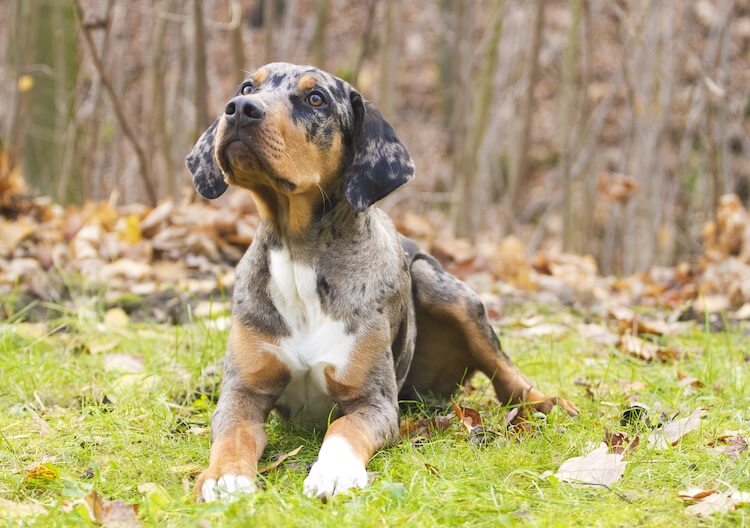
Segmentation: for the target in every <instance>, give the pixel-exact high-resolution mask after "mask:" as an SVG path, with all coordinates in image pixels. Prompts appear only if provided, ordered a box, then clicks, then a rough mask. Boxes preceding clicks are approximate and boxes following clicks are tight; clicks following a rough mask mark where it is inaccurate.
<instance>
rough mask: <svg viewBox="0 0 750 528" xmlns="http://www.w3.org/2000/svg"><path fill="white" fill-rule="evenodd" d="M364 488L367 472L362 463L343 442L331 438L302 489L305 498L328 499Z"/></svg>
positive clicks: (339, 439) (322, 448) (324, 443)
mask: <svg viewBox="0 0 750 528" xmlns="http://www.w3.org/2000/svg"><path fill="white" fill-rule="evenodd" d="M365 486H367V470H366V469H365V466H364V464H363V463H362V461H361V460H359V459H358V458H357V457H356V456H355V455H354V452H353V451H352V448H351V446H350V445H349V443H348V442H347V441H346V440H345V439H343V438H341V437H332V438H328V439H326V441H325V442H323V447H321V449H320V453H319V455H318V461H317V462H315V464H313V467H312V468H311V469H310V474H309V475H308V476H307V478H306V479H305V483H304V484H303V488H302V489H303V491H304V492H305V495H307V496H308V497H331V496H333V495H337V494H339V493H344V492H346V491H348V490H350V489H352V488H364V487H365Z"/></svg>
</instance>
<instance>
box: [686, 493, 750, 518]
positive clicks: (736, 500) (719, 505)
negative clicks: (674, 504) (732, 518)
mask: <svg viewBox="0 0 750 528" xmlns="http://www.w3.org/2000/svg"><path fill="white" fill-rule="evenodd" d="M678 497H680V498H681V499H683V500H686V501H694V502H695V503H696V504H693V505H692V506H688V507H687V508H686V511H687V512H688V513H689V514H690V515H695V516H696V517H706V516H709V515H713V514H714V513H721V512H727V511H732V510H734V509H736V508H737V506H740V505H742V504H748V503H750V492H746V491H738V490H736V489H732V488H730V489H729V490H727V491H723V492H720V493H717V491H716V489H715V488H710V489H706V490H702V489H701V488H698V487H696V486H690V487H689V488H688V489H687V490H684V491H681V492H679V494H678Z"/></svg>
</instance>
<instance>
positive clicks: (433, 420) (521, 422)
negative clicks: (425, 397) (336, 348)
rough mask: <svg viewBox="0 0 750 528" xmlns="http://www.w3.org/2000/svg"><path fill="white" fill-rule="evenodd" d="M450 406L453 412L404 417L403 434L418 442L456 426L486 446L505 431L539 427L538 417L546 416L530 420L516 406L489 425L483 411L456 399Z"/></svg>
mask: <svg viewBox="0 0 750 528" xmlns="http://www.w3.org/2000/svg"><path fill="white" fill-rule="evenodd" d="M451 405H452V407H453V412H450V413H448V414H445V415H435V416H428V417H422V418H419V419H417V420H413V419H412V418H411V417H410V416H406V417H405V418H404V419H403V420H401V430H400V437H401V438H402V439H405V440H409V441H410V442H412V443H414V444H419V443H421V442H424V441H429V440H431V439H433V438H434V436H435V435H437V434H440V433H443V432H444V431H448V430H450V429H451V428H452V426H453V425H457V426H460V427H461V428H463V429H464V430H465V431H466V433H468V435H469V437H468V439H469V443H470V444H472V445H478V446H485V445H488V444H489V443H490V442H491V441H493V440H496V439H500V438H502V437H503V435H505V434H506V433H507V434H519V433H528V432H530V431H533V430H534V429H535V428H536V426H537V424H536V420H535V418H539V419H541V417H542V416H544V415H541V416H532V418H531V419H530V418H529V416H528V414H527V413H526V412H525V411H524V410H523V409H521V408H519V407H514V408H512V409H510V410H509V411H508V412H506V413H505V414H504V415H503V417H502V419H501V423H498V424H497V426H496V427H493V428H490V427H489V426H488V424H487V423H486V421H485V419H484V418H483V417H482V414H481V413H480V412H479V411H477V410H476V409H473V408H471V407H466V406H463V405H459V404H458V403H456V402H455V401H452V402H451ZM537 414H538V413H537ZM545 418H546V417H545Z"/></svg>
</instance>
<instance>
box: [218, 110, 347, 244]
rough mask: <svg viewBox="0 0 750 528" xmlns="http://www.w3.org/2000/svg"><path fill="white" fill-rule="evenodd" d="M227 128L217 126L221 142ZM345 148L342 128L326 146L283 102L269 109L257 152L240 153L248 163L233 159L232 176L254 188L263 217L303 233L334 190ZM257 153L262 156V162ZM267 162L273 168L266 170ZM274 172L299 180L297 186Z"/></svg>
mask: <svg viewBox="0 0 750 528" xmlns="http://www.w3.org/2000/svg"><path fill="white" fill-rule="evenodd" d="M222 125H223V121H222ZM224 128H225V127H224V126H220V127H219V129H218V130H217V145H218V144H220V142H221V137H222V135H223V133H224ZM233 148H241V147H238V146H237V145H235V146H234V147H233ZM230 152H231V151H230ZM343 152H344V145H343V138H342V135H341V133H340V132H339V131H338V130H335V131H334V132H333V138H332V142H331V146H330V147H329V148H327V149H321V148H320V147H319V146H318V145H317V144H315V143H314V142H311V141H307V138H306V136H305V130H304V128H303V127H302V126H298V125H296V124H295V123H294V121H293V120H292V118H291V115H290V111H289V108H288V107H287V106H286V105H285V104H281V103H278V104H277V105H276V106H275V107H272V108H270V109H268V112H267V117H266V119H265V120H264V121H263V123H262V124H261V125H260V126H259V128H258V129H257V131H256V139H255V140H254V141H253V147H252V152H248V153H247V157H246V158H245V157H244V156H241V157H240V158H239V159H240V160H243V159H245V160H246V165H244V166H243V164H240V165H237V164H233V165H232V167H231V173H232V176H231V177H230V178H229V179H228V181H229V183H232V184H234V185H238V186H240V187H244V188H246V189H249V190H250V191H251V192H252V193H253V198H254V199H255V200H256V203H257V204H258V209H259V212H260V214H261V216H262V217H263V218H264V219H266V220H269V221H272V222H274V223H276V224H277V225H279V226H283V227H285V228H286V229H287V230H288V231H290V232H291V233H301V232H303V231H305V230H306V229H307V228H308V226H309V225H310V222H311V220H312V215H313V213H314V211H315V209H316V208H317V206H318V204H320V202H321V201H322V200H323V199H324V196H326V194H329V195H330V192H331V190H332V187H333V185H334V180H335V178H336V176H337V175H338V173H339V171H340V168H341V164H342V162H343ZM235 155H236V151H235ZM255 158H260V159H261V160H262V163H259V162H257V161H256V159H255ZM264 167H268V168H269V169H270V170H269V171H268V172H267V171H266V169H265V168H264ZM269 172H270V173H269ZM274 177H277V178H282V179H284V180H286V181H288V182H290V183H292V184H294V186H295V188H294V190H291V189H289V188H288V187H285V186H284V185H283V184H282V183H280V182H278V181H277V180H275V179H274Z"/></svg>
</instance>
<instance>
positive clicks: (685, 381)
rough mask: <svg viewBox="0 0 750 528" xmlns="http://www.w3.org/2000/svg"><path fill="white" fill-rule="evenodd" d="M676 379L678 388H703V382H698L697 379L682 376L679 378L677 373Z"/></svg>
mask: <svg viewBox="0 0 750 528" xmlns="http://www.w3.org/2000/svg"><path fill="white" fill-rule="evenodd" d="M677 377H678V378H680V381H679V383H677V385H678V386H679V387H691V388H694V389H700V388H701V387H703V386H704V385H703V382H702V381H701V380H699V379H698V378H694V377H692V376H684V375H683V376H680V374H679V373H678V375H677Z"/></svg>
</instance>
